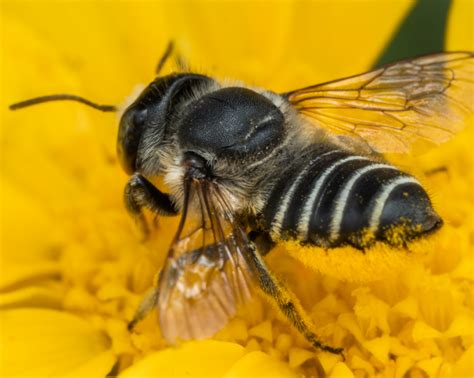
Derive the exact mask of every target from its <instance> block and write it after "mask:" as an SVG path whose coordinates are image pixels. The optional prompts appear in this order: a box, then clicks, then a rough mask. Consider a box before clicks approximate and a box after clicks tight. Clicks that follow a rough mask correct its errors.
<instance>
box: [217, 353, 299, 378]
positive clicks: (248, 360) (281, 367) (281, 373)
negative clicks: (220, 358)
mask: <svg viewBox="0 0 474 378" xmlns="http://www.w3.org/2000/svg"><path fill="white" fill-rule="evenodd" d="M299 376H300V375H299V374H296V373H295V372H293V371H292V370H291V369H290V368H289V367H288V366H287V365H286V364H284V363H283V362H281V361H278V360H277V359H274V358H272V357H270V356H268V355H267V354H265V353H263V352H258V351H257V352H251V353H249V354H246V355H245V356H244V357H243V358H241V359H240V360H239V361H237V362H236V363H235V365H234V366H232V368H231V369H230V370H229V371H228V372H227V374H225V375H224V377H225V378H239V377H241V378H244V377H295V378H296V377H299Z"/></svg>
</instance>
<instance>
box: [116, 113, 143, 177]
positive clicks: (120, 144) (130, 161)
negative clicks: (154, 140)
mask: <svg viewBox="0 0 474 378" xmlns="http://www.w3.org/2000/svg"><path fill="white" fill-rule="evenodd" d="M147 116H148V110H147V108H145V107H142V106H133V107H130V108H128V109H127V110H126V111H125V113H124V114H123V116H122V118H121V120H120V127H119V133H118V138H117V154H118V157H119V160H120V164H121V165H122V168H123V169H124V170H125V172H127V173H128V174H132V173H133V172H134V171H135V168H136V167H135V165H136V159H137V151H138V145H139V143H140V139H141V137H142V134H143V130H144V128H145V123H146V120H147Z"/></svg>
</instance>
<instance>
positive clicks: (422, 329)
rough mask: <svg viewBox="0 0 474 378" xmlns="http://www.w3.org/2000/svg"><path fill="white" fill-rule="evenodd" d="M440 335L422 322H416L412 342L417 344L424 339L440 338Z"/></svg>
mask: <svg viewBox="0 0 474 378" xmlns="http://www.w3.org/2000/svg"><path fill="white" fill-rule="evenodd" d="M441 336H442V333H441V332H439V331H438V330H436V329H434V328H432V327H430V326H429V325H428V324H426V323H425V322H422V321H417V322H416V323H415V325H414V326H413V341H415V342H418V341H421V340H425V339H433V338H436V337H441Z"/></svg>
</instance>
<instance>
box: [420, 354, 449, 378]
mask: <svg viewBox="0 0 474 378" xmlns="http://www.w3.org/2000/svg"><path fill="white" fill-rule="evenodd" d="M442 362H443V360H442V359H441V358H440V357H433V358H430V359H427V360H423V361H419V362H418V363H417V364H416V365H417V366H418V367H419V368H420V369H422V370H424V371H425V372H426V373H427V374H428V376H430V377H436V373H437V372H438V370H439V367H440V366H441V363H442Z"/></svg>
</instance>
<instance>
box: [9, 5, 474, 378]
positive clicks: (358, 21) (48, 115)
mask: <svg viewBox="0 0 474 378" xmlns="http://www.w3.org/2000/svg"><path fill="white" fill-rule="evenodd" d="M412 4H413V2H412V1H408V0H400V1H398V2H383V1H380V2H365V3H364V2H356V1H344V2H331V1H320V2H289V1H288V2H287V1H275V2H272V3H268V2H259V1H252V2H238V3H237V2H198V1H186V2H184V1H182V2H181V1H177V2H164V1H163V2H89V1H87V2H81V1H75V2H46V1H45V2H42V1H38V2H20V1H3V2H2V4H1V7H2V8H1V17H2V20H1V21H2V35H1V38H2V75H1V80H2V95H1V99H0V101H1V114H2V119H1V149H2V162H1V164H2V166H1V176H0V180H1V181H0V182H1V201H2V202H1V203H2V223H1V242H2V245H1V249H0V376H2V377H3V376H5V377H6V376H42V375H45V376H85V377H95V376H97V377H105V376H106V375H107V374H111V375H117V374H120V375H121V376H124V377H136V376H184V375H191V376H216V377H217V376H226V377H239V376H264V375H267V376H277V375H278V376H300V375H302V374H305V375H308V376H310V375H312V376H317V375H320V374H322V372H323V371H325V372H326V373H327V374H328V375H329V376H332V377H336V376H337V377H341V376H348V377H350V376H357V377H363V376H374V375H378V376H394V377H403V376H405V374H407V375H406V376H413V377H416V376H429V377H449V376H453V377H459V376H472V375H473V374H474V368H473V366H472V361H473V360H474V346H473V342H474V315H473V314H474V312H473V311H474V285H473V281H474V274H473V269H474V262H473V261H474V260H473V255H472V250H473V244H474V238H473V235H474V229H473V224H474V220H473V211H472V210H473V198H472V194H471V189H472V186H473V178H474V177H473V154H472V150H471V143H472V140H473V135H472V133H473V131H472V127H470V128H468V130H466V131H465V132H463V133H462V134H460V135H459V136H458V137H456V138H455V140H453V141H452V142H450V143H448V144H446V145H444V146H442V147H440V148H439V149H437V150H435V151H432V152H430V153H428V154H426V155H424V156H423V157H420V158H416V159H415V158H412V157H410V158H409V157H403V159H402V160H397V163H398V164H400V165H402V166H403V167H404V168H406V169H407V170H410V171H411V172H412V173H414V174H415V175H418V176H423V172H424V171H427V170H429V169H432V168H436V167H440V166H445V167H447V172H441V173H439V174H435V175H432V176H429V177H425V178H424V179H423V180H424V183H425V184H426V186H427V187H428V188H429V189H430V192H431V194H432V196H433V199H434V202H435V206H436V208H437V209H438V210H439V212H440V214H441V215H442V216H443V218H444V219H445V221H446V225H445V226H444V228H443V229H442V230H441V231H440V232H438V233H437V234H436V235H434V236H433V237H432V238H429V239H428V240H423V241H420V242H416V243H413V244H412V245H411V246H410V250H411V251H412V252H414V253H412V254H408V253H406V252H403V251H394V250H391V249H389V248H388V247H385V246H380V245H379V246H377V247H376V248H373V249H371V250H369V251H368V252H367V254H366V255H363V254H361V253H360V252H358V251H355V250H353V249H351V248H339V249H336V250H333V251H330V252H325V251H323V250H321V249H318V248H301V247H300V246H297V245H295V244H294V243H286V244H285V245H280V246H279V247H278V248H277V249H276V250H275V251H273V252H272V253H271V254H270V255H269V256H268V259H267V260H268V263H269V265H270V266H271V268H272V270H273V271H274V272H275V273H276V274H277V275H278V276H280V277H282V278H284V280H285V281H286V282H287V284H288V286H289V287H291V288H292V290H293V291H294V292H295V293H296V295H297V296H298V297H299V298H300V299H301V302H302V304H303V306H304V307H305V309H306V310H307V311H308V313H309V314H310V316H311V318H312V320H313V321H314V323H315V325H316V326H317V328H318V331H319V332H320V334H321V335H322V336H323V337H324V340H326V341H327V342H328V343H330V344H332V345H336V346H344V347H345V349H346V360H345V361H342V359H341V358H340V357H339V356H334V355H331V354H327V353H323V352H321V351H315V350H313V349H311V348H310V347H309V346H308V344H307V343H306V342H305V340H304V339H302V337H301V336H300V335H298V334H297V333H295V331H294V330H293V329H292V328H291V327H290V326H289V325H288V324H287V323H286V321H285V320H284V318H283V317H281V316H280V315H279V314H278V312H277V311H276V310H275V309H274V308H273V307H272V306H270V305H269V304H268V303H266V302H263V301H259V300H256V301H255V303H254V304H253V307H252V309H251V311H250V310H249V311H247V312H243V313H242V314H240V315H239V316H238V317H236V318H235V319H233V320H232V321H231V322H230V323H229V324H228V326H227V327H226V328H224V329H223V330H222V331H221V332H219V333H218V334H217V335H216V336H215V338H214V340H207V341H200V342H197V341H195V342H189V343H185V344H183V345H181V346H179V347H177V348H174V347H169V346H167V345H166V343H165V342H164V340H163V338H162V336H161V334H160V330H159V328H158V325H157V323H156V320H155V318H154V317H153V316H149V317H148V318H146V319H145V320H144V321H143V322H142V323H140V324H139V325H138V326H137V329H136V331H135V332H129V331H127V328H126V325H127V322H128V321H129V320H130V319H131V318H132V316H133V313H134V311H135V308H136V306H137V304H138V303H139V301H140V299H141V297H142V295H143V293H144V292H145V291H146V290H147V289H148V288H149V287H150V286H151V284H152V282H153V278H154V276H155V274H156V273H157V271H158V269H159V267H160V266H161V264H162V262H163V259H164V257H165V255H166V252H167V249H168V246H169V243H170V240H171V237H172V236H173V234H174V230H175V229H176V220H175V219H160V221H159V228H158V230H157V232H156V234H154V236H153V238H152V240H149V241H147V242H146V243H142V242H141V241H140V235H139V233H138V231H137V229H136V227H135V225H134V224H133V222H132V221H131V220H130V219H129V218H128V216H127V214H126V213H125V210H124V208H123V205H122V190H123V187H124V185H125V182H126V180H127V177H126V175H125V174H124V173H123V172H122V171H121V169H120V168H119V166H118V164H117V159H116V156H115V140H116V132H117V119H115V117H114V116H112V115H110V114H100V113H99V114H98V113H96V112H94V111H93V110H90V109H87V108H86V109H85V108H83V107H80V106H79V105H76V104H70V103H63V104H47V105H43V106H40V107H34V108H31V109H25V110H23V111H22V112H17V113H12V112H9V111H8V110H7V105H8V104H10V103H13V102H15V101H18V100H21V99H25V98H29V97H34V96H37V95H42V94H49V93H58V92H65V93H77V94H80V95H82V96H84V97H86V98H91V99H94V100H97V101H98V102H102V103H117V104H120V103H122V102H123V101H124V99H125V97H126V96H128V95H129V94H130V93H131V92H132V91H133V89H134V88H135V86H136V85H138V84H146V83H147V82H149V81H151V80H152V79H153V71H154V67H155V65H156V61H157V59H158V57H159V56H160V54H161V53H162V51H163V49H164V47H165V46H166V44H167V42H168V41H169V40H170V39H173V40H175V41H176V44H177V46H178V50H179V52H180V54H182V55H183V56H184V57H185V58H186V60H188V61H189V62H190V64H191V67H193V68H196V69H198V70H200V71H202V72H205V73H208V74H212V75H215V76H217V77H221V78H222V77H232V78H236V79H240V80H243V81H245V82H247V83H249V84H253V85H259V86H262V87H267V88H270V89H273V90H275V91H284V90H289V89H292V88H297V87H300V86H304V85H308V84H311V83H317V82H321V81H325V80H329V79H334V78H338V77H343V76H345V75H350V74H354V73H358V72H362V71H364V70H367V69H369V68H370V66H371V64H372V63H373V62H374V60H375V59H376V57H377V56H378V54H379V53H380V52H381V51H382V49H383V46H385V44H386V43H387V41H388V40H389V39H390V37H391V35H392V33H393V32H394V31H395V30H396V28H397V26H398V24H399V22H400V21H401V20H402V19H403V18H404V17H405V15H406V14H407V12H408V11H409V10H410V9H411V6H412ZM472 14H473V12H472V3H471V2H470V1H461V0H460V1H456V2H455V3H454V4H453V8H452V9H451V13H450V17H449V20H448V21H449V22H448V34H447V41H446V47H447V50H474V45H473V40H472V30H471V29H470V28H472V23H473V17H472ZM167 69H169V68H167ZM413 255H416V257H417V259H415V258H414V257H413Z"/></svg>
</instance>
